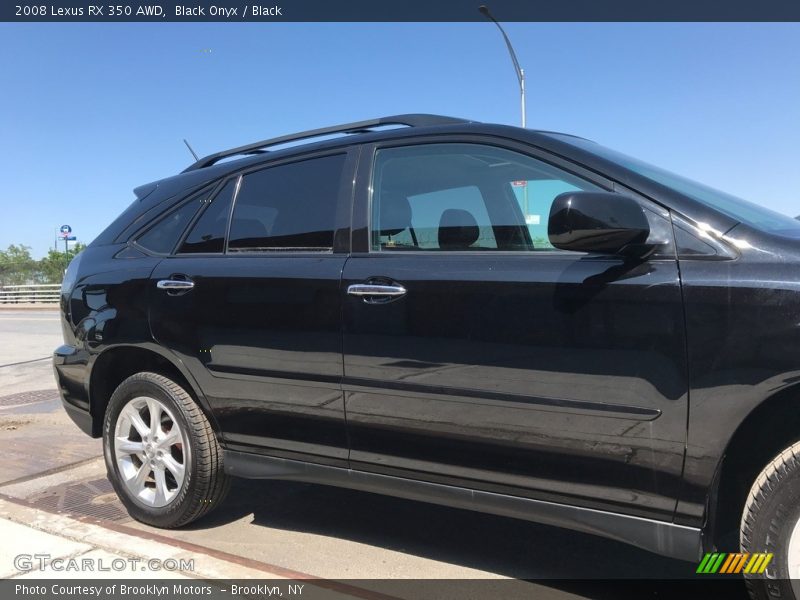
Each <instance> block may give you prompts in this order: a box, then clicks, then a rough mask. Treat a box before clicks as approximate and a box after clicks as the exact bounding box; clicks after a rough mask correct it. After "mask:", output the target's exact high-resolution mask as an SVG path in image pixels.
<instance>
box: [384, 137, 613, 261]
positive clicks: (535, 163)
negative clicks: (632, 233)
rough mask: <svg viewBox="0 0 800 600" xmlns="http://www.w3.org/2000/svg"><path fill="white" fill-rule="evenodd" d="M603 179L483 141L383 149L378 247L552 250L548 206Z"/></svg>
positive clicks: (591, 187)
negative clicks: (584, 176)
mask: <svg viewBox="0 0 800 600" xmlns="http://www.w3.org/2000/svg"><path fill="white" fill-rule="evenodd" d="M597 189H600V188H598V187H597V186H595V185H593V184H591V183H589V182H587V181H584V180H582V179H579V178H578V177H576V176H574V175H572V174H570V173H567V172H566V171H562V170H561V169H558V168H556V167H553V166H552V165H549V164H547V163H544V162H542V161H539V160H536V159H534V158H531V157H529V156H525V155H523V154H519V153H517V152H512V151H510V150H504V149H502V148H496V147H494V146H482V145H478V144H430V145H425V146H408V147H403V148H388V149H383V150H379V151H378V154H377V156H376V161H375V173H374V184H373V190H374V191H373V200H372V223H373V226H372V247H373V250H404V249H405V250H450V251H453V250H551V249H552V248H553V246H552V245H551V244H550V242H549V240H548V237H547V219H548V217H549V215H550V206H551V205H552V203H553V200H554V199H555V197H556V196H558V195H559V194H561V193H563V192H566V191H570V190H597Z"/></svg>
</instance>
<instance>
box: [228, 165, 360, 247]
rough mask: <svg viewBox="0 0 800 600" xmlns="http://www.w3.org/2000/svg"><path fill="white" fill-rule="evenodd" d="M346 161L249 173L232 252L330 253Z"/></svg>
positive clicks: (236, 217) (239, 201) (242, 190)
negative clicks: (287, 251) (293, 251)
mask: <svg viewBox="0 0 800 600" xmlns="http://www.w3.org/2000/svg"><path fill="white" fill-rule="evenodd" d="M344 163H345V155H344V154H337V155H334V156H326V157H323V158H314V159H310V160H304V161H302V162H296V163H291V164H286V165H280V166H276V167H269V168H267V169H263V170H261V171H256V172H255V173H250V174H248V175H245V176H244V177H243V179H242V183H241V186H240V189H239V192H238V194H237V196H236V202H235V204H234V209H233V218H232V221H231V231H230V239H229V241H228V251H229V252H264V251H272V250H311V251H319V250H330V249H331V248H332V247H333V233H334V229H335V222H336V203H337V199H338V196H339V190H340V187H341V179H342V170H343V168H344Z"/></svg>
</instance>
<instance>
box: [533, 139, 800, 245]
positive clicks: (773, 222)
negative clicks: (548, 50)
mask: <svg viewBox="0 0 800 600" xmlns="http://www.w3.org/2000/svg"><path fill="white" fill-rule="evenodd" d="M548 135H551V136H552V137H555V138H558V139H559V140H561V141H564V142H567V143H569V144H571V145H573V146H577V147H579V148H581V149H583V150H587V151H589V152H591V153H592V154H596V155H598V156H600V157H602V158H605V159H606V160H610V161H612V162H615V163H617V164H618V165H621V166H623V167H625V168H626V169H630V170H631V171H634V172H635V173H638V174H639V175H642V176H643V177H647V178H648V179H652V180H653V181H655V182H656V183H660V184H661V185H665V186H667V187H670V188H672V189H674V190H676V191H678V192H680V193H681V194H683V195H685V196H688V197H690V198H693V199H695V200H697V201H699V202H702V203H703V204H706V205H708V206H710V207H712V208H715V209H717V210H718V211H720V212H721V213H724V214H726V215H728V216H729V217H731V218H733V219H736V220H737V221H739V222H741V223H744V224H746V225H749V226H751V227H754V228H756V229H760V230H762V231H766V232H768V233H773V234H776V235H784V236H789V237H795V238H800V221H798V220H797V219H793V218H792V217H789V216H786V215H783V214H781V213H779V212H775V211H773V210H770V209H768V208H764V207H763V206H759V205H758V204H755V203H753V202H748V201H747V200H742V199H741V198H737V197H736V196H732V195H730V194H726V193H725V192H720V191H719V190H715V189H714V188H711V187H708V186H707V185H703V184H702V183H697V182H696V181H692V180H691V179H687V178H686V177H682V176H680V175H676V174H675V173H670V172H669V171H666V170H664V169H661V168H659V167H655V166H653V165H649V164H647V163H645V162H642V161H640V160H637V159H635V158H632V157H630V156H626V155H625V154H622V153H620V152H616V151H615V150H610V149H608V148H605V147H603V146H601V145H600V144H597V143H595V142H591V141H589V140H585V139H582V138H576V137H572V136H569V135H562V134H548Z"/></svg>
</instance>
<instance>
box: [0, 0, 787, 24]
mask: <svg viewBox="0 0 800 600" xmlns="http://www.w3.org/2000/svg"><path fill="white" fill-rule="evenodd" d="M1 4H2V5H1V6H0V21H6V22H40V23H41V22H51V23H53V22H55V23H66V22H107V23H108V22H136V21H141V22H158V23H163V22H234V23H236V22H238V23H242V22H337V21H338V22H385V21H396V22H413V21H423V22H437V21H438V22H454V21H464V22H468V21H475V22H477V21H484V20H485V17H484V16H483V15H482V14H481V13H479V12H478V6H479V5H481V4H487V5H488V6H489V8H490V9H491V11H492V13H493V14H494V16H495V17H496V18H497V20H498V21H530V22H536V21H539V22H554V21H572V22H575V21H595V22H602V21H616V22H635V21H705V22H709V21H728V22H735V21H760V22H765V21H800V1H799V0H759V1H758V2H755V1H753V0H559V1H557V2H554V1H553V0H491V1H488V2H487V1H486V0H338V1H337V0H260V1H257V2H254V1H253V0H196V1H186V2H176V1H174V0H170V1H164V0H161V1H156V2H147V1H142V2H137V1H130V0H110V2H109V1H108V0H106V2H104V1H103V0H55V1H54V0H49V1H48V0H44V1H41V2H36V1H30V0H12V1H11V2H3V3H1Z"/></svg>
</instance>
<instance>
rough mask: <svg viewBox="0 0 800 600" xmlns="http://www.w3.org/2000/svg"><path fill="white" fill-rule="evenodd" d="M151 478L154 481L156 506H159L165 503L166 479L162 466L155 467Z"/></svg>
mask: <svg viewBox="0 0 800 600" xmlns="http://www.w3.org/2000/svg"><path fill="white" fill-rule="evenodd" d="M153 476H154V477H155V479H156V497H155V504H156V506H161V505H162V504H164V503H166V501H167V493H168V492H167V478H166V472H165V471H164V467H163V466H156V467H155V468H154V469H153Z"/></svg>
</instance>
